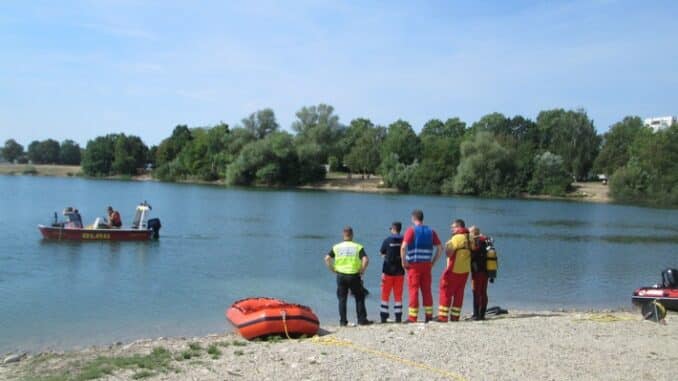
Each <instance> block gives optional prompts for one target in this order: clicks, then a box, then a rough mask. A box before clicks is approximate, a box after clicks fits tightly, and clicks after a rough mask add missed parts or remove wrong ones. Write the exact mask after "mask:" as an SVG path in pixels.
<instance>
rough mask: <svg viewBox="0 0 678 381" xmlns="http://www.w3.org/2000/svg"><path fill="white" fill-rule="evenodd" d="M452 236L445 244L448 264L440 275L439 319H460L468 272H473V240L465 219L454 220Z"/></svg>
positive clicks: (442, 321)
mask: <svg viewBox="0 0 678 381" xmlns="http://www.w3.org/2000/svg"><path fill="white" fill-rule="evenodd" d="M451 229H452V238H450V240H449V241H447V243H446V244H445V254H446V255H447V266H446V267H445V270H444V271H443V274H442V276H441V277H440V299H439V303H438V321H439V322H441V323H444V322H447V321H448V315H449V321H459V318H460V316H461V307H462V304H463V303H464V289H465V288H466V280H467V279H468V273H469V272H471V250H472V249H473V247H472V241H471V239H470V237H469V231H468V229H466V224H465V223H464V220H461V219H457V220H454V222H453V223H452V226H451Z"/></svg>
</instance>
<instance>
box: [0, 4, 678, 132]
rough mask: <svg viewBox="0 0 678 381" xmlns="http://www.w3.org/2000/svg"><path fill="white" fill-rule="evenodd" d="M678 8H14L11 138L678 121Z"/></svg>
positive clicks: (1, 28) (1, 26)
mask: <svg viewBox="0 0 678 381" xmlns="http://www.w3.org/2000/svg"><path fill="white" fill-rule="evenodd" d="M677 11H678V2H674V1H664V2H661V1H647V2H640V1H612V0H607V1H603V0H599V1H595V0H588V1H562V2H559V1H541V2H537V1H508V0H506V1H483V2H479V1H450V2H438V1H430V2H425V1H421V2H412V1H409V2H398V1H377V2H357V1H356V2H348V1H341V2H340V1H336V2H332V1H322V0H319V1H310V0H309V1H243V2H238V1H195V2H187V1H124V0H121V1H105V0H101V1H58V2H57V1H30V2H23V1H2V2H0V49H1V50H0V51H1V53H0V54H1V55H0V141H4V140H5V139H7V138H10V137H13V138H16V139H17V140H18V141H19V142H20V143H22V144H27V143H29V142H30V141H31V140H34V139H45V138H48V137H52V138H56V139H58V140H62V139H65V138H71V139H74V140H76V141H78V142H80V143H83V144H84V143H86V141H87V140H88V139H91V138H93V137H95V136H98V135H102V134H105V133H109V132H125V133H128V134H135V135H139V136H141V137H142V138H143V139H144V141H146V143H148V144H157V143H158V142H159V141H160V140H161V139H162V138H164V137H166V136H168V135H169V134H170V132H171V130H172V128H173V127H174V126H175V125H176V124H188V125H190V126H205V125H212V124H215V123H218V122H220V121H224V122H226V123H229V124H230V125H235V124H237V123H238V122H239V121H240V119H242V118H243V117H244V116H246V115H247V114H249V113H250V112H252V111H255V110H257V109H260V108H264V107H272V108H273V109H274V110H275V112H276V115H277V117H278V120H279V122H280V124H281V125H282V126H283V127H284V128H286V129H289V125H290V124H291V122H292V121H293V120H294V113H295V112H296V111H297V110H298V109H299V108H300V107H301V106H304V105H312V104H317V103H321V102H323V103H329V104H331V105H333V106H334V107H335V109H336V111H337V113H338V115H339V116H340V118H341V121H342V122H343V123H348V122H349V121H350V120H351V119H353V118H356V117H368V118H370V119H372V120H373V121H374V122H375V123H379V124H383V125H386V124H388V123H390V122H392V121H394V120H396V119H398V118H402V119H405V120H407V121H409V122H410V123H412V125H413V126H414V127H415V129H416V130H419V129H420V128H421V126H422V125H423V123H425V122H426V121H427V120H428V119H431V118H447V117H453V116H458V117H460V118H462V119H463V120H464V121H466V122H467V123H469V124H470V123H472V122H473V121H475V120H477V119H478V118H480V117H481V116H482V115H484V114H487V113H490V112H494V111H498V112H502V113H504V114H506V115H515V114H521V115H524V116H527V117H530V118H535V117H536V115H537V113H538V112H539V111H540V110H543V109H549V108H554V107H563V108H584V109H586V110H587V112H588V113H589V115H590V116H591V117H592V118H593V119H594V122H595V125H596V127H597V128H598V130H599V131H601V132H602V131H605V130H607V128H608V126H609V125H610V124H612V123H614V122H615V121H618V120H620V119H621V118H623V117H624V116H625V115H640V116H642V117H646V116H654V115H670V114H674V115H675V114H678V70H676V67H678V64H677V62H678V49H677V48H678V23H676V22H675V15H676V14H678V12H677Z"/></svg>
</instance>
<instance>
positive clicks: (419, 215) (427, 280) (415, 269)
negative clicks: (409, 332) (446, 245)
mask: <svg viewBox="0 0 678 381" xmlns="http://www.w3.org/2000/svg"><path fill="white" fill-rule="evenodd" d="M434 247H435V254H434V253H433V249H434ZM441 252H442V244H441V242H440V239H439V238H438V234H437V233H436V232H435V230H433V229H431V228H429V227H428V226H426V225H424V212H423V211H421V210H419V209H416V210H414V211H413V212H412V226H410V227H409V228H407V230H406V231H405V235H404V236H403V244H402V246H401V247H400V259H401V261H402V266H403V268H404V269H405V270H407V284H408V294H409V308H408V311H407V322H408V323H414V322H416V321H417V316H418V315H419V291H420V290H421V294H422V299H423V305H424V313H425V321H426V322H429V321H431V320H432V319H433V294H432V293H431V269H432V268H433V266H434V265H435V264H436V262H437V261H438V259H439V258H440V254H441Z"/></svg>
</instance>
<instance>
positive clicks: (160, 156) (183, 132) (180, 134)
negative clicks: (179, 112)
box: [155, 124, 193, 166]
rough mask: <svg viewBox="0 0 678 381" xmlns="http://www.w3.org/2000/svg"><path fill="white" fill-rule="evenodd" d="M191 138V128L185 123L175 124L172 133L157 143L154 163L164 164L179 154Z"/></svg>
mask: <svg viewBox="0 0 678 381" xmlns="http://www.w3.org/2000/svg"><path fill="white" fill-rule="evenodd" d="M192 139H193V136H192V135H191V130H190V129H189V128H188V126H186V125H185V124H184V125H182V124H180V125H177V126H176V127H174V130H173V131H172V135H171V136H170V137H169V138H167V139H164V140H163V141H162V142H160V145H158V150H157V154H156V158H155V159H156V163H157V165H158V166H160V165H163V164H166V163H169V162H171V161H172V160H174V158H176V157H177V156H178V155H179V152H181V150H182V149H183V148H184V146H185V145H186V144H188V143H189V142H190V141H191V140H192Z"/></svg>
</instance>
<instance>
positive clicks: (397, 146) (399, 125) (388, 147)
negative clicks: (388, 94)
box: [381, 119, 419, 164]
mask: <svg viewBox="0 0 678 381" xmlns="http://www.w3.org/2000/svg"><path fill="white" fill-rule="evenodd" d="M392 153H394V154H396V155H398V160H399V161H400V162H401V163H405V164H411V163H412V162H414V160H415V159H417V158H418V156H419V138H418V137H417V134H415V133H414V130H413V129H412V126H411V125H410V124H409V123H407V122H406V121H404V120H401V119H398V120H397V121H395V122H393V123H391V124H390V125H389V126H388V130H387V132H386V137H385V138H384V141H383V143H382V144H381V157H382V158H384V157H387V156H389V155H390V154H392Z"/></svg>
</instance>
